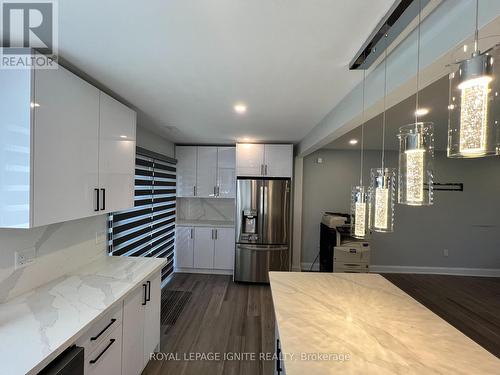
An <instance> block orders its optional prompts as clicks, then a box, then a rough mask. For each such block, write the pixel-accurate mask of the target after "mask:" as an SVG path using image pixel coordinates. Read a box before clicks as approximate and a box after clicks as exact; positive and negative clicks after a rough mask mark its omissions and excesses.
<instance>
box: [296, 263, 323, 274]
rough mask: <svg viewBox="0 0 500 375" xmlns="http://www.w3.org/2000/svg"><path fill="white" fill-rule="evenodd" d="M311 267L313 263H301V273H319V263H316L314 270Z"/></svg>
mask: <svg viewBox="0 0 500 375" xmlns="http://www.w3.org/2000/svg"><path fill="white" fill-rule="evenodd" d="M311 265H312V263H311V262H302V263H300V267H301V268H302V269H301V271H306V272H308V271H316V272H318V271H319V263H318V262H316V263H314V266H313V268H312V269H311Z"/></svg>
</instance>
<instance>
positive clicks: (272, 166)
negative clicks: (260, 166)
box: [264, 145, 293, 178]
mask: <svg viewBox="0 0 500 375" xmlns="http://www.w3.org/2000/svg"><path fill="white" fill-rule="evenodd" d="M264 164H265V165H266V166H267V170H266V176H267V177H290V178H291V177H292V165H293V146H292V145H266V146H265V160H264Z"/></svg>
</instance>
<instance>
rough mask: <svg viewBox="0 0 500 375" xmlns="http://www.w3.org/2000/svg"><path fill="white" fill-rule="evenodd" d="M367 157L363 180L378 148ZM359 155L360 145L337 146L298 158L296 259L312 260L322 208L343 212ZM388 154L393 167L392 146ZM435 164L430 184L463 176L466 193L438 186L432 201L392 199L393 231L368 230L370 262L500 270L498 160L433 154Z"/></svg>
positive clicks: (459, 179)
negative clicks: (299, 206)
mask: <svg viewBox="0 0 500 375" xmlns="http://www.w3.org/2000/svg"><path fill="white" fill-rule="evenodd" d="M365 156H366V158H365V168H364V175H365V181H366V182H365V185H366V184H367V183H368V181H369V180H368V174H369V169H370V168H373V167H378V166H379V165H380V152H379V151H367V152H366V153H365ZM318 157H322V158H323V164H317V163H316V159H317V158H318ZM359 160H360V159H359V151H342V150H319V151H317V152H315V153H313V154H311V155H309V156H308V157H306V158H305V159H304V187H303V189H304V196H303V197H304V205H303V223H304V224H303V242H302V262H305V263H309V262H312V261H313V260H314V258H315V257H316V255H317V252H318V251H319V223H320V220H321V215H322V213H323V212H324V211H339V212H349V205H350V201H349V199H350V189H351V185H353V184H357V183H358V181H359V168H360V166H359ZM386 160H387V161H386V165H387V166H390V167H397V153H396V152H394V151H391V152H388V153H387V159H386ZM434 169H435V176H436V178H435V181H436V182H463V183H464V186H465V189H464V192H436V193H435V196H434V198H435V199H434V202H435V204H434V205H433V206H432V207H407V206H402V205H396V213H395V232H394V233H391V234H380V233H374V234H373V236H372V239H371V241H372V249H373V252H372V264H375V265H394V266H427V267H463V268H500V231H499V227H500V215H499V214H498V213H499V212H500V158H499V157H493V158H482V159H472V160H457V159H447V158H446V156H445V155H444V154H443V153H437V155H436V160H435V168H434ZM444 249H448V250H449V256H448V257H444V255H443V250H444Z"/></svg>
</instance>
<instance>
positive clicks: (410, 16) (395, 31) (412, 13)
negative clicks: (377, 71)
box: [349, 0, 430, 70]
mask: <svg viewBox="0 0 500 375" xmlns="http://www.w3.org/2000/svg"><path fill="white" fill-rule="evenodd" d="M429 1H430V0H398V1H396V2H395V3H394V4H393V5H392V7H391V8H390V9H389V11H388V12H387V13H386V15H385V16H384V17H383V18H382V19H381V20H380V22H379V23H378V25H377V26H376V27H375V29H374V30H373V31H372V33H371V34H370V36H369V37H368V39H367V40H366V42H365V43H364V44H363V46H362V47H361V49H360V50H359V51H358V52H357V53H356V55H355V56H354V58H353V59H352V60H351V62H350V63H349V69H351V70H355V69H359V70H365V69H368V68H370V66H371V65H372V64H373V63H374V62H375V60H377V58H378V57H379V56H380V55H381V54H382V53H383V52H384V51H385V49H386V47H387V46H389V45H391V43H392V42H393V41H394V40H395V39H396V38H397V37H398V36H399V35H400V34H401V32H403V30H404V29H405V28H406V27H407V26H408V25H409V24H410V22H411V21H413V20H414V19H415V18H416V17H417V16H418V12H419V3H420V6H421V7H422V9H423V8H425V6H426V5H427V4H428V3H429ZM385 34H387V38H384V35H385Z"/></svg>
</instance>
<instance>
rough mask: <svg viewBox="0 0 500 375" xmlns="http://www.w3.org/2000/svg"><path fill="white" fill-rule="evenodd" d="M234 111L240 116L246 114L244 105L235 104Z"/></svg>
mask: <svg viewBox="0 0 500 375" xmlns="http://www.w3.org/2000/svg"><path fill="white" fill-rule="evenodd" d="M234 111H235V112H236V113H238V114H240V115H242V114H243V113H246V111H247V106H246V105H245V104H241V103H239V104H235V105H234Z"/></svg>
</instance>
